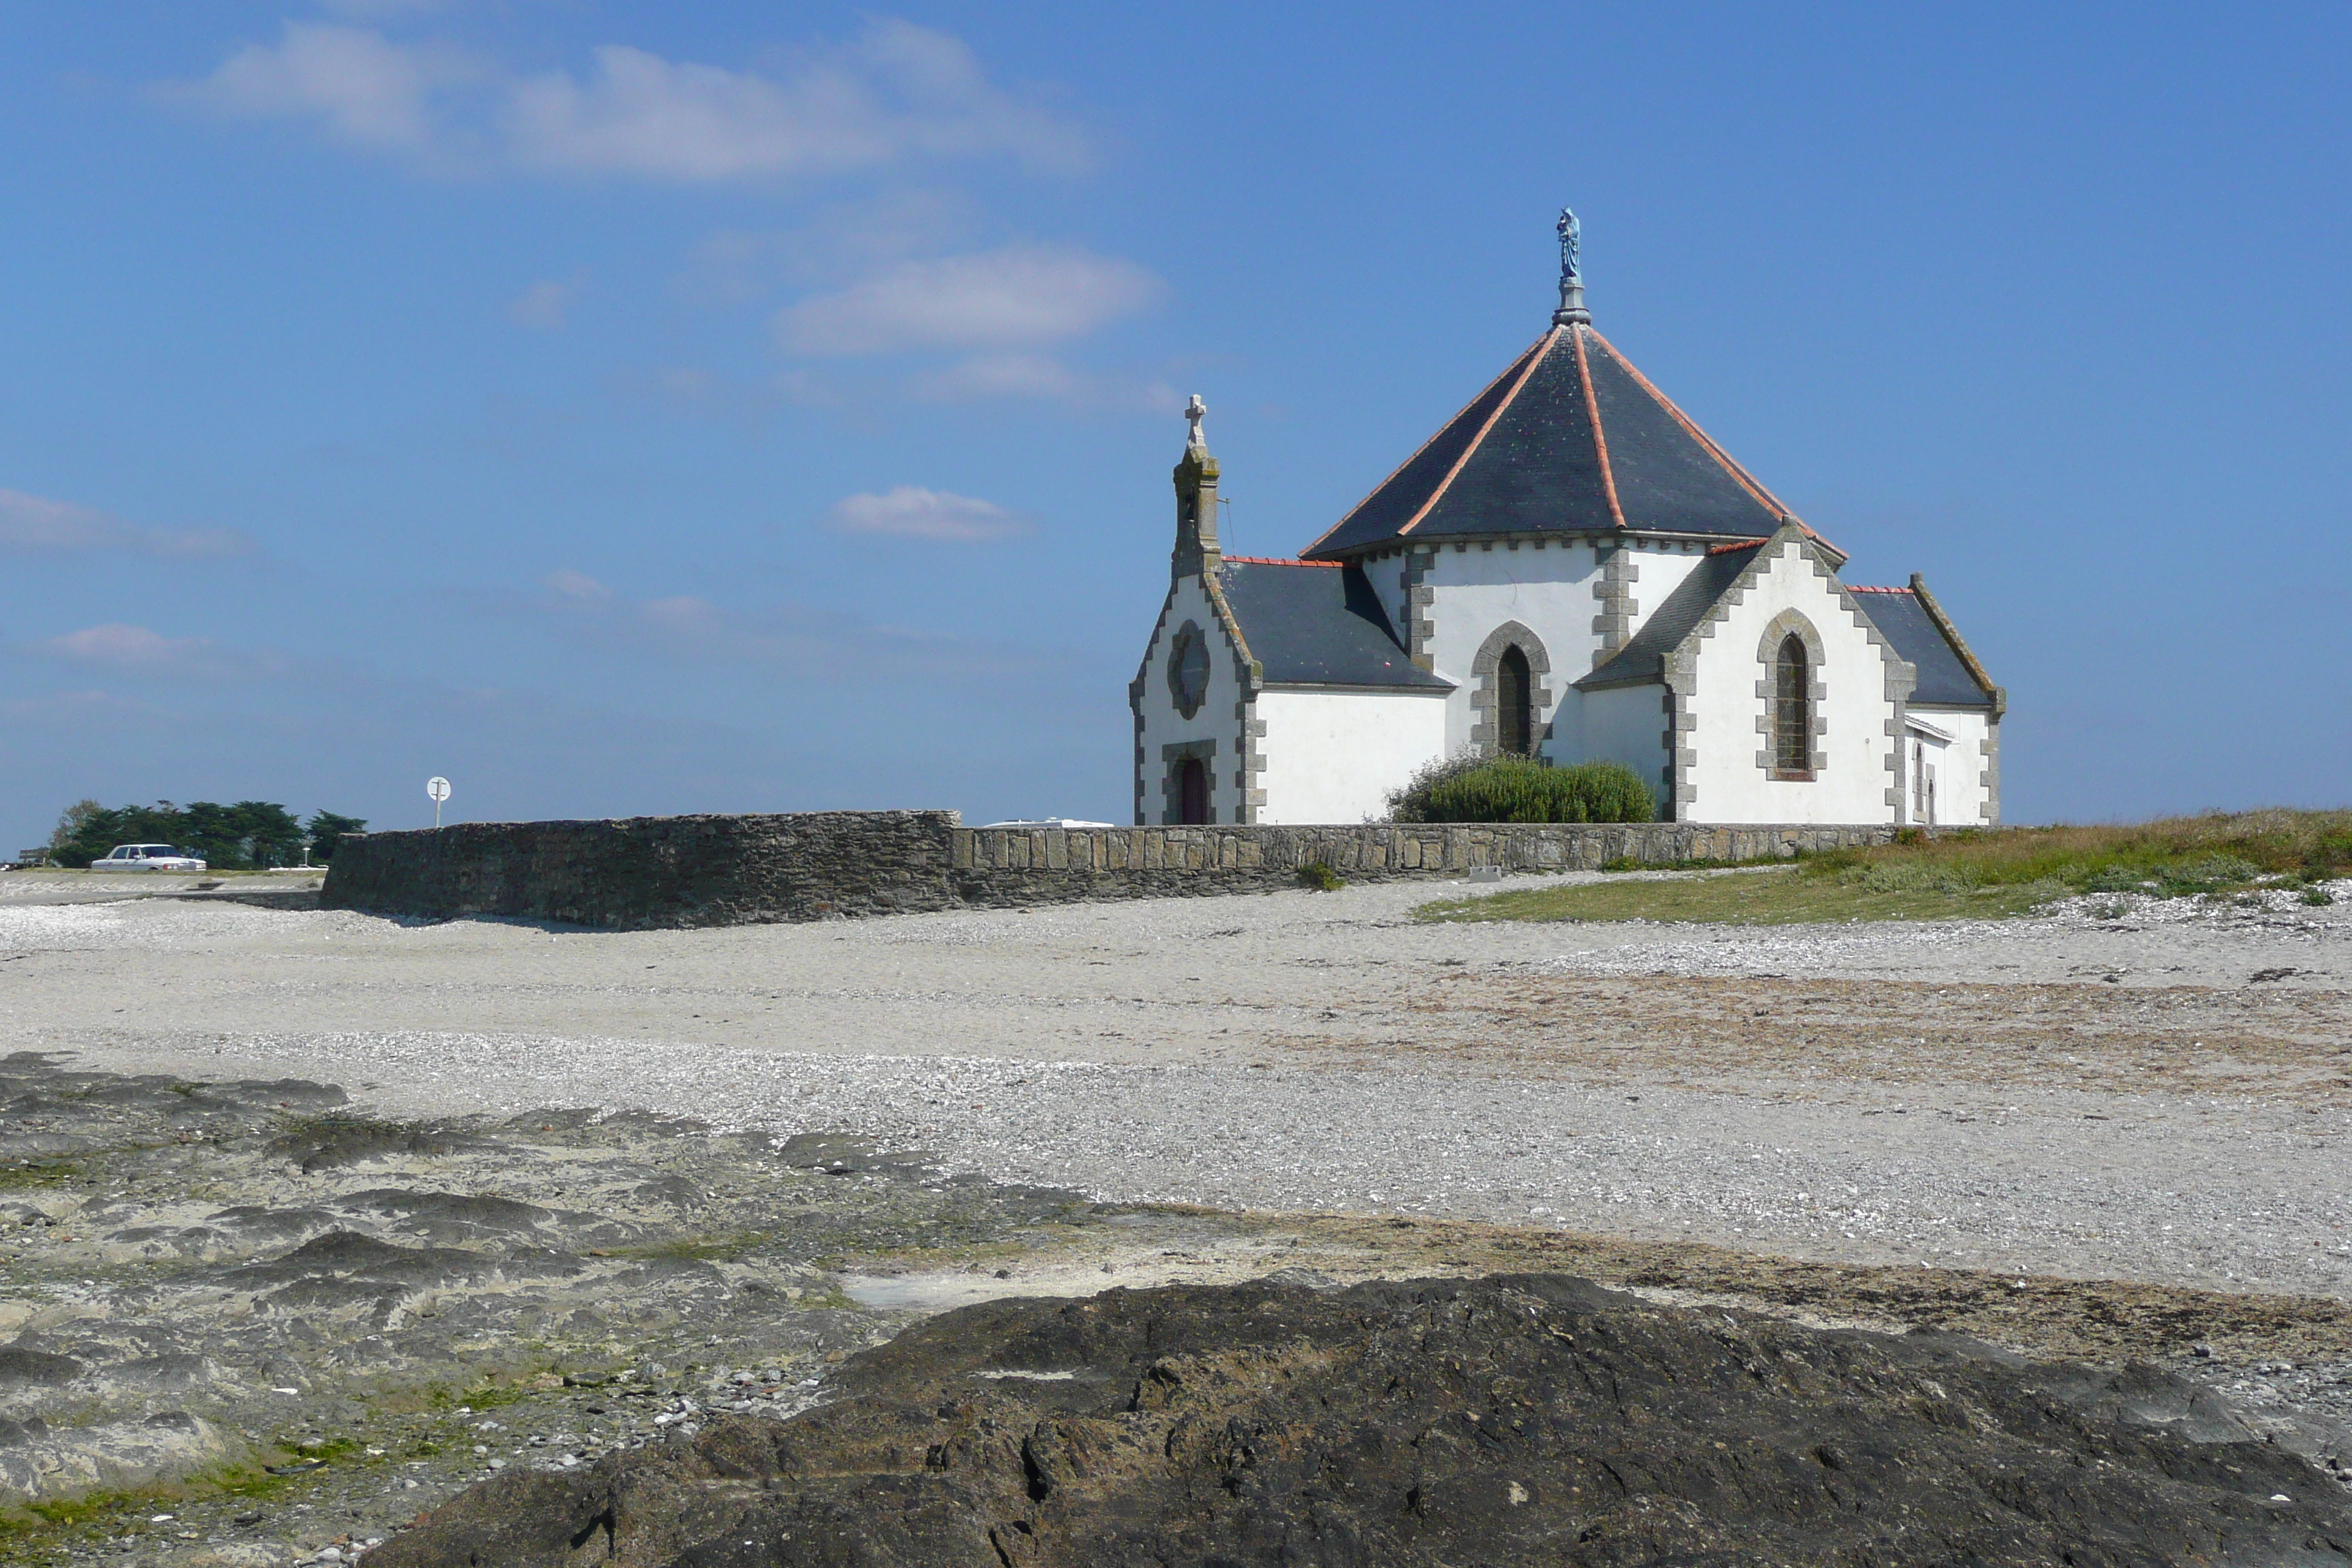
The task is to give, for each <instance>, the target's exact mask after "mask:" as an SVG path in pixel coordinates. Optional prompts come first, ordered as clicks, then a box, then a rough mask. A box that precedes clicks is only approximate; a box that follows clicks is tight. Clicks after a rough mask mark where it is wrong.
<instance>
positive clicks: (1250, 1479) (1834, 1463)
mask: <svg viewBox="0 0 2352 1568" xmlns="http://www.w3.org/2000/svg"><path fill="white" fill-rule="evenodd" d="M835 1393H836V1394H838V1395H839V1396H840V1397H839V1398H838V1399H837V1401H836V1402H835V1403H833V1404H830V1405H825V1406H823V1407H821V1408H819V1409H816V1410H813V1411H810V1412H808V1413H806V1414H804V1415H800V1416H797V1417H795V1418H793V1419H792V1420H790V1421H786V1422H774V1421H769V1420H764V1419H759V1418H754V1417H750V1416H732V1415H730V1416H724V1417H721V1418H719V1420H717V1421H715V1422H713V1423H712V1424H711V1426H709V1427H708V1428H707V1429H705V1430H704V1431H702V1432H701V1433H700V1434H699V1435H698V1436H695V1437H693V1438H692V1439H690V1440H683V1439H673V1440H672V1441H670V1442H668V1443H667V1444H662V1445H657V1446H656V1447H650V1448H646V1449H640V1450H635V1451H633V1452H626V1453H621V1454H615V1455H613V1456H610V1457H608V1458H605V1459H604V1460H603V1461H601V1462H599V1463H598V1464H597V1465H595V1466H593V1467H592V1468H587V1469H585V1470H582V1471H578V1472H575V1473H572V1474H568V1475H557V1474H548V1473H541V1472H531V1471H510V1472H509V1473H507V1474H506V1475H504V1476H501V1477H499V1479H495V1480H492V1481H489V1482H488V1483H485V1484H484V1485H482V1486H480V1487H478V1488H476V1489H474V1490H472V1491H470V1492H468V1493H467V1494H465V1495H463V1496H461V1497H459V1498H457V1500H453V1501H452V1502H450V1503H449V1504H447V1505H446V1506H445V1507H443V1508H441V1509H439V1510H436V1511H435V1512H433V1513H432V1514H430V1515H429V1516H427V1518H426V1519H425V1521H423V1523H421V1524H420V1526H419V1527H418V1528H417V1529H415V1531H410V1532H408V1533H406V1534H404V1535H402V1536H400V1537H398V1538H396V1539H394V1540H393V1541H391V1542H387V1543H386V1544H385V1545H384V1546H383V1547H381V1548H379V1549H378V1550H377V1551H376V1552H374V1553H373V1554H372V1555H371V1557H370V1559H369V1561H370V1563H371V1565H372V1568H445V1565H447V1568H456V1565H458V1564H480V1563H499V1564H504V1565H507V1568H537V1565H540V1564H546V1565H549V1568H553V1565H556V1564H562V1563H578V1562H583V1561H591V1560H593V1561H604V1560H605V1559H606V1558H608V1557H610V1558H613V1559H615V1560H618V1561H621V1562H625V1563H634V1564H641V1565H644V1568H655V1565H664V1568H669V1565H675V1568H688V1564H692V1565H695V1568H729V1565H740V1568H750V1565H751V1564H755V1563H756V1564H767V1565H789V1564H807V1565H812V1568H814V1565H817V1564H824V1565H827V1568H834V1565H844V1568H845V1565H847V1564H851V1563H856V1564H860V1565H863V1568H899V1565H904V1568H915V1565H918V1564H920V1565H923V1568H932V1565H939V1564H962V1563H971V1564H975V1565H983V1568H1065V1565H1067V1568H1078V1565H1080V1564H1086V1565H1089V1568H1095V1565H1099V1568H1121V1565H1127V1564H1133V1565H1137V1568H1140V1565H1142V1564H1147V1563H1148V1564H1154V1565H1159V1564H1167V1563H1220V1564H1226V1565H1230V1568H1241V1565H1243V1564H1258V1563H1265V1564H1269V1565H1271V1564H1276V1563H1284V1564H1289V1563H1301V1564H1305V1563H1313V1564H1318V1565H1330V1568H1337V1565H1340V1564H1363V1565H1368V1568H1369V1565H1370V1564H1376V1563H1377V1564H1398V1563H1426V1564H1435V1563H1452V1564H1470V1563H1514V1564H1516V1563H1724V1564H1734V1563H1737V1564H1762V1563H1798V1562H1803V1563H1827V1562H1837V1563H1871V1564H1874V1565H1877V1568H1894V1565H1897V1564H1922V1565H1924V1564H1930V1563H1936V1564H1941V1563H1975V1564H1983V1565H1988V1568H1990V1565H1993V1564H2011V1563H2014V1564H2025V1563H2036V1564H2039V1563H2053V1562H2071V1563H2081V1564H2091V1563H2101V1564H2108V1563H2114V1564H2121V1563H2187V1562H2192V1561H2195V1562H2207V1561H2223V1560H2226V1561H2229V1562H2233V1563H2236V1562H2244V1563H2288V1562H2293V1563H2347V1562H2352V1552H2347V1543H2352V1511H2348V1510H2347V1508H2346V1506H2345V1504H2344V1500H2343V1496H2342V1494H2341V1492H2340V1491H2338V1490H2337V1489H2336V1487H2335V1486H2334V1485H2333V1484H2332V1483H2331V1482H2330V1481H2328V1480H2327V1479H2326V1478H2324V1477H2322V1476H2321V1475H2319V1474H2318V1473H2317V1472H2316V1471H2315V1470H2313V1469H2312V1468H2309V1467H2308V1466H2307V1465H2305V1463H2304V1462H2303V1461H2302V1460H2300V1459H2298V1458H2295V1457H2294V1456H2293V1455H2292V1454H2289V1453H2287V1452H2285V1451H2284V1450H2283V1449H2281V1448H2278V1447H2273V1446H2267V1445H2265V1444H2263V1442H2261V1441H2260V1440H2259V1439H2258V1438H2257V1437H2256V1436H2255V1435H2254V1434H2253V1433H2252V1431H2251V1430H2249V1429H2248V1428H2246V1427H2245V1426H2243V1425H2242V1424H2241V1423H2239V1422H2238V1421H2237V1420H2236V1418H2235V1417H2234V1416H2231V1415H2230V1414H2229V1413H2228V1411H2227V1410H2226V1409H2224V1408H2222V1407H2221V1406H2219V1405H2215V1404H2213V1403H2212V1402H2211V1401H2210V1400H2208V1399H2205V1398H2204V1397H2203V1396H2202V1395H2200V1394H2199V1393H2197V1392H2196V1391H2195V1390H2193V1389H2191V1388H2189V1386H2188V1385H2186V1384H2182V1383H2180V1382H2179V1380H2178V1379H2174V1378H2172V1377H2170V1376H2169V1375H2168V1374H2167V1373H2162V1372H2160V1371H2158V1370H2156V1369H2154V1368H2152V1367H2146V1366H2140V1367H2133V1368H2128V1369H2126V1371H2125V1372H2123V1373H2100V1372H2097V1371H2094V1370H2090V1369H2085V1368H2076V1367H2060V1366H2042V1365H2034V1364H2030V1363H2022V1362H2020V1361H2019V1360H2017V1359H2016V1358H2014V1357H2011V1356H2007V1355H2003V1354H2000V1353H1999V1352H1992V1351H1990V1349H1988V1348H1987V1347H1985V1346H1982V1345H1979V1344H1977V1343H1975V1342H1969V1341H1965V1340H1960V1339H1958V1338H1955V1337H1951V1336H1946V1335H1935V1334H1915V1335H1910V1336H1906V1337H1900V1338H1896V1337H1888V1336H1885V1335H1877V1334H1868V1333H1860V1332H1826V1331H1815V1330H1810V1329H1806V1328H1802V1327H1800V1326H1797V1325H1794V1324H1791V1323H1789V1322H1786V1321H1779V1320H1772V1319H1764V1318H1756V1317H1749V1316H1745V1315H1741V1316H1736V1317H1735V1316H1734V1315H1732V1314H1728V1313H1725V1312H1721V1311H1714V1310H1708V1311H1697V1310H1683V1309H1674V1308H1661V1307H1654V1306H1650V1305H1647V1304H1645V1303H1643V1302H1641V1301H1639V1300H1635V1299H1633V1298H1630V1297H1626V1296H1622V1295H1617V1294H1614V1293H1612V1292H1608V1291H1604V1290H1601V1289H1597V1288H1595V1287H1593V1286H1591V1285H1589V1284H1586V1283H1584V1282H1583V1281H1580V1280H1575V1279H1566V1278H1563V1277H1560V1276H1556V1275H1536V1276H1517V1277H1499V1276H1498V1277H1496V1278H1493V1279H1483V1280H1476V1281H1458V1280H1423V1281H1414V1282H1407V1283H1375V1284H1367V1285H1359V1286H1356V1287H1354V1288H1352V1289H1347V1290H1344V1291H1340V1292H1337V1293H1332V1294H1323V1293H1318V1292H1317V1291H1315V1290H1312V1289H1303V1288H1299V1287H1296V1286H1291V1287H1285V1286H1280V1285H1273V1284H1267V1283H1264V1282H1260V1283H1256V1284H1251V1285H1242V1286H1227V1287H1179V1288H1172V1289H1155V1290H1139V1291H1124V1290H1119V1291H1112V1292H1109V1293H1108V1294H1106V1295H1103V1296H1099V1297H1096V1298H1094V1299H1092V1300H1084V1301H1068V1302H1061V1301H1003V1302H994V1303H990V1304H987V1305H983V1306H977V1307H971V1308H967V1309H965V1310H961V1311H958V1312H953V1313H950V1314H948V1315H946V1316H944V1317H941V1318H937V1319H933V1320H931V1321H928V1322H925V1323H921V1324H919V1325H917V1326H916V1327H914V1328H911V1329H909V1330H908V1331H906V1332H905V1333H903V1334H901V1335H899V1336H898V1338H897V1339H896V1340H894V1341H892V1342H890V1343H888V1344H887V1345H885V1346H882V1347H881V1348H879V1349H877V1350H874V1351H871V1352H866V1353H865V1354H863V1355H861V1356H859V1357H857V1358H856V1359H854V1360H853V1361H851V1362H850V1363H848V1364H846V1365H845V1367H844V1368H843V1369H842V1370H841V1373H840V1374H839V1376H838V1378H837V1379H836V1388H835ZM2281 1494H2283V1495H2284V1496H2285V1497H2288V1498H2291V1499H2293V1500H2292V1501H2287V1502H2281V1501H2276V1500H2273V1499H2274V1497H2275V1496H2277V1495H2281Z"/></svg>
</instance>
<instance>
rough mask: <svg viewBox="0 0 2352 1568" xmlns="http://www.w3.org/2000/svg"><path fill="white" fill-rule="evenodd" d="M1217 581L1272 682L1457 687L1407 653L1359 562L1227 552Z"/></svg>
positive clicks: (1427, 688) (1243, 633)
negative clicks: (1347, 563) (1268, 557)
mask: <svg viewBox="0 0 2352 1568" xmlns="http://www.w3.org/2000/svg"><path fill="white" fill-rule="evenodd" d="M1217 584H1218V586H1219V587H1221V588H1223V590H1224V595H1225V603H1226V605H1229V606H1230V607H1231V608H1232V610H1233V612H1234V619H1235V620H1236V621H1238V622H1240V623H1241V628H1242V638H1243V640H1244V641H1245V642H1247V643H1248V644H1249V650H1250V657H1251V658H1255V659H1256V660H1257V661H1258V666H1259V668H1260V670H1261V671H1262V673H1263V674H1264V675H1265V679H1267V680H1270V681H1275V682H1279V683H1296V684H1300V685H1311V686H1373V687H1391V688H1406V689H1414V690H1428V691H1451V690H1453V689H1454V683H1453V682H1451V681H1448V680H1441V679H1438V678H1437V677H1436V676H1434V675H1432V674H1430V673H1429V672H1428V671H1427V670H1425V669H1423V668H1421V667H1420V666H1419V665H1416V664H1414V663H1413V662H1412V658H1411V657H1410V656H1408V655H1407V654H1406V652H1405V650H1404V645H1403V643H1402V641H1401V640H1400V639H1399V638H1398V637H1397V634H1396V629H1395V627H1393V626H1391V625H1390V623H1389V617H1388V614H1387V612H1386V611H1385V610H1384V609H1382V608H1381V601H1380V595H1378V594H1376V593H1374V592H1373V590H1372V584H1371V582H1370V579H1368V578H1367V577H1366V576H1365V575H1364V572H1363V568H1361V567H1360V566H1341V565H1338V564H1325V563H1318V562H1307V561H1273V560H1266V559H1264V558H1262V557H1258V556H1247V555H1244V556H1233V555H1229V556H1227V557H1225V559H1224V562H1223V564H1222V565H1220V566H1219V567H1218V569H1217Z"/></svg>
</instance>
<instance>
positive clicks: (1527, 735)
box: [1495, 643, 1536, 757]
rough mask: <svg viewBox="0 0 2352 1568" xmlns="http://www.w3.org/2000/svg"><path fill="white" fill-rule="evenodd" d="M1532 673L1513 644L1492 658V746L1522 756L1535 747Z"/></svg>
mask: <svg viewBox="0 0 2352 1568" xmlns="http://www.w3.org/2000/svg"><path fill="white" fill-rule="evenodd" d="M1535 684H1536V683H1535V672H1534V671H1533V670H1531V669H1529V668H1528V656H1527V655H1526V654H1524V653H1522V652H1521V651H1520V650H1519V647H1518V645H1517V644H1516V643H1514V644H1513V645H1512V646H1511V647H1507V648H1505V649H1504V650H1503V657H1502V658H1499V659H1497V660H1496V661H1495V749H1496V751H1498V752H1506V753H1507V754H1509V755H1512V756H1520V757H1524V756H1526V755H1528V753H1529V752H1533V751H1534V750H1535V731H1536V714H1535Z"/></svg>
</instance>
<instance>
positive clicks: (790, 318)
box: [776, 245, 1160, 354]
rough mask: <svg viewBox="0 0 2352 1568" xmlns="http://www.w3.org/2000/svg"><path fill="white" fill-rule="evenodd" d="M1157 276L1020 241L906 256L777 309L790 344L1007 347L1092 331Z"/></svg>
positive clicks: (1141, 301) (1156, 289)
mask: <svg viewBox="0 0 2352 1568" xmlns="http://www.w3.org/2000/svg"><path fill="white" fill-rule="evenodd" d="M1159 293H1160V280H1159V279H1157V278H1155V277H1153V276H1152V275H1151V274H1150V272H1148V271H1146V270H1144V269H1143V268H1140V267H1139V266H1137V265H1136V264H1135V263H1134V262H1132V261H1128V260H1124V259H1121V258H1118V257H1110V256H1097V255H1095V254H1093V253H1092V252H1090V251H1085V250H1080V249H1077V248H1076V247H1067V246H1043V245H1015V246H1006V247H1002V248H1000V249H996V250H983V251H979V252H976V253H974V254H972V255H969V256H949V257H942V258H939V259H937V260H931V261H904V262H900V263H898V265H897V266H895V267H890V268H885V269H884V270H882V271H880V272H877V273H876V274H875V275H874V276H872V277H870V278H867V279H864V280H863V281H861V282H857V283H853V284H851V285H850V286H849V287H848V288H846V289H838V290H835V291H834V292H832V293H826V294H813V295H810V296H809V297H808V298H806V299H804V300H801V301H800V302H799V303H798V304H795V305H792V306H788V307H787V308H786V309H785V310H783V311H782V313H780V314H779V315H778V316H777V318H776V336H777V339H778V341H779V342H782V344H783V346H784V347H785V348H786V349H789V350H791V351H793V352H794V353H807V354H857V353H879V352H887V351H889V350H893V349H912V348H1006V347H1013V346H1016V345H1020V344H1025V343H1038V342H1053V341H1055V340H1056V339H1060V338H1067V337H1075V336H1076V335H1077V334H1078V333H1080V332H1086V331H1092V330H1094V329H1095V328H1097V327H1098V326H1101V325H1103V324H1104V323H1105V322H1108V321H1116V320H1117V319H1118V318H1119V317H1121V316H1124V315H1128V314H1129V313H1131V312H1133V311H1135V310H1140V309H1142V308H1143V307H1144V306H1145V305H1147V304H1149V303H1150V301H1151V300H1154V299H1156V298H1157V297H1158V295H1159Z"/></svg>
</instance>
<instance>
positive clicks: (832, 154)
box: [164, 0, 1087, 184]
mask: <svg viewBox="0 0 2352 1568" xmlns="http://www.w3.org/2000/svg"><path fill="white" fill-rule="evenodd" d="M362 4H364V0H362ZM164 90H165V93H166V95H167V96H171V97H176V98H181V99H184V100H192V101H194V102H196V103H199V104H201V105H204V106H205V107H208V108H211V109H213V110H217V111H219V112H222V113H226V114H232V115H238V116H244V117H251V118H276V119H307V120H311V121H317V122H319V123H320V124H321V125H322V126H324V127H325V129H326V130H327V131H328V132H330V133H331V134H332V135H333V136H335V137H337V138H339V139H341V140H342V141H345V142H351V143H353V144H355V145H359V146H364V147H370V148H374V149H377V150H381V151H385V152H395V153H409V154H412V155H415V156H418V157H420V158H422V159H423V160H424V161H425V162H426V163H434V164H440V165H455V164H459V163H484V164H487V165H488V166H492V167H505V168H509V169H518V170H527V171H533V172H540V173H555V174H622V175H634V176H636V177H639V178H643V179H651V180H663V181H673V182H681V183H688V184H709V183H712V182H717V181H724V180H739V179H790V178H797V177H806V176H812V175H824V174H843V173H847V172H851V171H856V170H861V169H875V168H882V167H886V166H888V165H892V164H896V163H903V162H906V161H908V160H911V159H916V158H980V157H1011V158H1013V159H1015V160H1017V161H1019V162H1021V163H1025V164H1028V165H1031V166H1033V167H1039V168H1049V169H1070V168H1076V167H1080V166H1083V165H1084V163H1086V161H1087V146H1086V140H1085V138H1084V136H1083V135H1082V134H1081V133H1080V132H1078V131H1077V130H1076V128H1075V127H1073V126H1071V125H1069V124H1067V123H1066V122H1065V121H1061V120H1060V119H1058V118H1056V117H1055V116H1054V115H1052V114H1050V113H1048V112H1046V111H1045V110H1042V109H1039V108H1037V107H1035V106H1034V105H1033V104H1031V103H1028V102H1026V101H1024V100H1023V99H1021V98H1019V97H1017V96H1015V95H1013V94H1012V93H1008V92H1006V91H1005V90H1003V89H1001V88H999V87H997V86H995V85H994V84H993V83H992V82H991V81H990V80H989V79H988V78H987V74H986V73H985V72H984V71H983V70H982V68H981V66H980V62H979V61H978V60H977V59H975V58H973V57H972V53H971V49H969V48H968V47H965V45H964V44H963V43H962V42H961V40H959V39H956V38H953V37H949V36H948V35H947V34H944V33H939V32H933V31H931V30H930V29H929V28H925V27H919V26H915V25H913V24H912V23H908V22H899V21H892V20H881V21H877V22H875V23H873V24H872V25H871V26H868V27H867V29H866V32H865V33H864V34H863V35H862V36H860V37H857V38H856V39H854V40H852V41H851V42H849V43H847V44H844V45H839V46H833V47H822V48H815V49H811V50H807V51H804V52H803V54H802V55H801V57H800V58H799V59H798V61H797V62H796V64H795V66H794V67H793V68H792V69H791V70H790V71H788V72H785V73H782V75H781V76H780V77H777V78H773V79H772V78H770V77H765V76H758V75H754V74H751V73H750V72H745V71H734V70H729V69H727V68H724V67H719V66H710V65H699V64H696V63H693V62H690V61H679V60H670V59H665V58H662V57H661V56H659V55H656V54H652V53H649V52H648V51H646V50H644V49H639V48H633V47H628V46H626V45H623V44H611V45H606V46H604V47H602V48H599V49H597V50H595V51H594V54H593V64H592V66H591V68H589V69H588V70H587V71H586V72H585V73H584V74H583V75H575V74H573V73H572V72H571V71H568V70H554V71H545V72H541V73H539V74H536V75H530V76H518V75H515V74H513V73H511V72H509V71H504V70H499V69H497V68H492V67H490V66H489V65H488V64H487V63H485V62H483V61H481V60H479V59H478V58H474V57H472V56H469V55H467V54H466V53H464V52H463V51H459V50H457V49H453V48H450V47H446V46H445V45H439V44H434V43H417V44H411V43H403V42H396V41H394V40H393V39H391V38H388V37H385V36H384V35H383V34H382V33H380V32H376V31H374V30H373V29H369V28H365V27H358V26H344V25H340V24H334V23H316V22H289V23H288V24H286V26H285V29H284V31H283V33H282V34H281V35H280V37H279V38H278V41H277V42H276V43H275V44H258V43H257V44H247V45H246V46H245V47H242V48H239V49H238V50H237V51H236V53H234V54H232V55H231V56H230V57H229V58H228V59H226V61H224V62H223V63H222V65H221V67H220V68H219V69H217V70H215V72H214V73H213V74H212V75H211V76H210V77H207V78H206V79H204V80H203V81H200V82H195V83H192V84H182V85H178V86H174V87H169V88H166V89H164Z"/></svg>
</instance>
